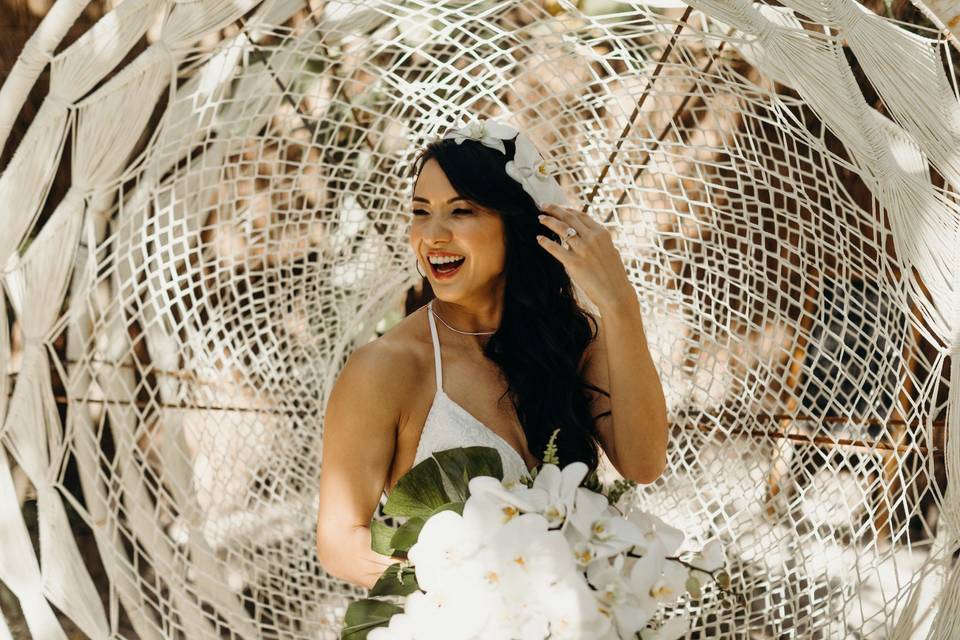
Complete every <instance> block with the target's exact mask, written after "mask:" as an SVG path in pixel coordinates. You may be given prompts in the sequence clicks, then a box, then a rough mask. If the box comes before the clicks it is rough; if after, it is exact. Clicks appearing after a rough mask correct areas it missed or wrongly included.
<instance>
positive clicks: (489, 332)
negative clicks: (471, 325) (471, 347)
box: [430, 304, 496, 336]
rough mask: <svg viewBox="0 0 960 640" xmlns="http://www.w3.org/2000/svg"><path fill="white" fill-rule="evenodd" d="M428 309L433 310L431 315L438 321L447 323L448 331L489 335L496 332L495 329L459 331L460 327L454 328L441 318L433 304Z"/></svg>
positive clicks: (470, 334)
mask: <svg viewBox="0 0 960 640" xmlns="http://www.w3.org/2000/svg"><path fill="white" fill-rule="evenodd" d="M430 311H431V312H433V315H435V316H437V319H439V320H440V322H442V323H443V324H445V325H447V329H450V331H456V332H457V333H462V334H463V335H465V336H489V335H493V334H494V333H496V331H460V329H454V328H453V327H451V326H450V325H449V324H447V321H446V320H444V319H443V318H441V317H440V314H439V313H437V311H436V309H434V308H433V304H431V305H430Z"/></svg>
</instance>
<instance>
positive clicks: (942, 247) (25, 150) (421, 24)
mask: <svg viewBox="0 0 960 640" xmlns="http://www.w3.org/2000/svg"><path fill="white" fill-rule="evenodd" d="M581 4H585V3H581ZM652 4H654V5H663V6H646V5H645V4H643V3H629V4H622V5H619V9H620V11H619V12H607V13H600V14H598V15H588V14H585V13H580V12H579V11H578V10H576V9H575V8H574V7H573V6H572V5H570V6H567V5H565V4H564V3H548V5H549V7H550V8H551V9H552V11H547V10H546V9H545V8H544V6H543V5H542V4H541V3H540V2H534V1H532V0H531V1H519V0H511V1H509V2H498V3H491V2H446V3H432V2H431V3H417V2H406V3H404V2H399V1H398V2H372V3H365V4H362V5H361V4H355V3H346V2H343V3H341V2H336V3H335V2H327V3H326V5H325V6H323V7H322V8H320V9H318V10H316V11H314V12H312V13H308V11H307V10H305V9H304V5H303V4H301V3H291V2H287V1H285V0H277V1H275V2H264V3H261V2H254V1H252V0H246V1H243V0H236V1H234V2H220V1H214V0H210V1H208V2H202V3H200V2H183V3H172V2H169V1H167V0H126V1H125V2H123V3H122V4H120V5H119V6H118V7H117V9H116V10H114V11H113V12H111V14H109V16H107V17H105V18H104V19H103V20H101V21H100V22H99V23H98V24H97V25H96V26H95V27H94V28H93V29H92V30H91V31H90V32H88V33H87V34H86V35H85V36H83V37H82V38H80V39H79V40H77V41H76V42H75V43H73V44H72V45H71V46H70V47H67V48H65V49H63V51H61V52H59V53H57V55H56V56H53V57H52V61H51V62H50V94H49V96H48V97H47V98H46V101H45V102H44V104H43V107H42V108H41V109H40V111H39V112H38V113H37V114H36V116H35V117H34V119H33V122H32V123H31V126H30V128H29V130H28V132H27V134H26V136H25V137H24V139H23V140H21V141H20V142H19V144H18V146H17V150H16V153H15V154H14V155H13V159H12V160H11V161H10V163H9V165H8V166H7V167H6V169H5V172H4V173H3V175H2V176H0V228H2V229H3V233H2V234H0V269H2V272H0V273H2V282H3V287H2V288H0V304H2V305H3V308H4V310H5V311H6V312H7V314H6V315H5V317H7V316H9V317H10V318H12V320H13V322H12V323H10V322H6V321H5V322H3V323H0V363H4V364H5V365H6V366H5V368H4V369H2V370H0V374H2V375H0V424H2V427H0V443H2V448H3V449H5V450H6V452H7V453H8V454H9V456H7V455H0V506H2V508H3V513H4V514H5V515H4V522H3V523H0V527H2V529H0V548H2V551H0V581H2V582H3V584H4V585H5V586H6V588H7V589H9V590H10V591H11V592H13V594H15V595H16V597H17V600H18V602H19V606H20V609H21V612H22V617H23V619H24V620H25V622H26V624H27V626H28V627H29V629H30V631H31V633H32V634H33V635H34V637H38V638H39V637H42V638H65V637H66V635H65V632H64V630H63V629H64V628H65V627H66V626H67V625H72V626H74V627H77V628H79V629H80V630H82V631H83V632H84V633H85V634H86V635H88V636H90V637H93V638H107V637H111V636H124V637H131V638H132V637H136V638H167V637H189V638H207V637H209V638H215V637H216V638H219V637H222V636H225V635H232V636H236V637H242V638H255V637H268V638H269V637H285V638H287V637H289V638H294V637H296V638H318V637H323V638H328V637H329V638H332V637H336V634H337V631H338V626H337V624H338V618H339V617H340V616H341V615H342V612H343V609H344V607H345V605H346V603H347V602H349V600H350V599H351V598H354V597H357V596H359V595H362V590H360V589H359V588H356V587H353V586H351V585H347V584H344V583H341V582H338V581H337V580H335V579H333V578H331V577H329V576H327V575H326V574H325V573H324V572H323V571H322V569H321V568H320V567H319V566H318V565H317V563H316V560H315V548H314V537H315V522H316V518H317V515H318V514H317V500H316V495H317V478H318V476H319V464H320V457H321V446H320V445H321V433H322V427H323V425H322V418H323V408H324V406H325V403H326V399H327V396H328V393H329V391H330V387H331V385H332V383H333V381H334V380H335V379H336V375H337V372H338V371H339V369H340V367H341V366H342V364H343V362H344V360H345V358H346V357H347V355H348V354H349V353H350V352H351V351H352V350H353V349H355V348H356V347H357V346H358V345H360V344H362V343H363V342H365V341H367V340H369V339H370V338H371V337H373V336H375V334H376V333H377V331H378V330H381V331H382V330H383V329H384V328H385V327H386V326H387V324H389V322H392V321H395V320H396V319H397V315H398V313H399V311H400V310H402V307H403V298H404V296H405V295H406V292H407V290H408V288H409V287H410V286H412V285H414V284H415V283H416V282H417V280H418V276H417V275H416V271H415V268H414V264H415V262H414V256H413V254H412V253H411V251H410V249H409V247H408V245H407V242H406V235H407V225H408V223H409V208H408V204H409V203H408V200H409V197H410V192H411V184H410V180H409V175H408V169H409V166H410V164H411V162H412V159H413V157H414V154H415V152H416V150H417V149H418V147H419V146H421V145H422V144H423V143H424V142H426V141H427V140H429V139H431V138H433V137H434V136H436V135H437V134H438V133H440V132H441V131H442V130H443V129H444V128H445V127H446V126H448V125H449V124H450V123H452V122H454V120H455V119H456V118H457V117H458V116H468V117H469V116H471V115H484V116H490V117H496V118H500V119H503V120H506V121H508V122H510V123H512V124H514V125H516V126H518V127H520V128H522V129H524V130H525V131H526V132H527V133H528V134H529V135H530V136H531V137H532V138H533V139H534V140H535V142H536V143H537V144H538V146H539V147H540V148H541V149H542V150H543V151H544V152H545V155H548V156H549V157H550V158H551V159H552V160H553V162H554V163H555V165H556V166H557V167H558V169H559V172H560V179H561V182H562V183H563V185H564V188H565V190H566V192H567V194H568V196H569V199H570V202H571V204H577V205H580V204H584V203H587V202H589V203H590V208H589V211H590V212H591V213H592V214H593V215H594V216H595V217H596V218H597V219H598V220H601V221H604V222H606V223H607V224H608V226H609V228H610V230H611V232H612V234H613V236H614V239H615V242H616V244H617V246H618V248H619V249H620V251H621V254H622V256H623V258H624V260H625V263H626V266H627V268H628V273H629V275H630V278H631V280H632V282H633V283H634V284H635V286H636V289H637V292H638V296H639V298H640V300H641V304H642V309H643V313H644V326H645V328H646V331H647V337H648V342H649V345H650V349H651V353H652V354H653V356H654V359H655V361H656V364H657V367H658V370H659V372H660V376H661V380H662V382H663V384H664V390H665V393H666V397H667V402H668V406H669V410H670V418H671V424H672V432H671V442H670V460H669V467H668V470H667V471H666V472H665V473H664V475H663V476H662V477H661V478H660V479H659V480H658V481H657V482H656V483H654V484H651V485H647V486H645V487H643V488H642V491H641V492H640V493H639V494H638V495H637V496H636V499H635V504H636V505H638V506H640V507H642V508H646V509H650V510H652V511H654V512H656V513H659V514H660V515H662V516H663V517H664V518H665V519H667V520H668V521H670V522H672V523H675V524H677V525H678V526H681V527H683V528H684V529H685V532H686V533H687V535H688V537H689V538H690V539H691V540H692V541H693V542H694V543H697V542H702V541H703V540H704V539H705V538H707V537H710V536H713V535H719V536H721V537H722V538H723V540H724V541H725V544H726V546H727V549H728V551H729V556H730V560H731V567H730V568H731V569H732V575H733V588H734V589H736V590H738V591H740V592H742V593H744V594H745V595H746V596H747V597H746V604H744V603H742V602H741V603H737V604H734V605H730V604H724V603H722V602H720V601H719V600H718V598H717V594H716V593H715V592H712V591H708V592H706V593H705V594H704V598H703V600H702V601H701V602H699V603H698V604H697V606H694V605H691V604H688V605H685V606H688V607H689V608H690V609H691V610H692V611H693V612H694V614H695V616H694V617H695V624H694V633H695V636H694V637H768V636H769V637H805V638H827V637H831V638H832V637H848V636H849V637H870V638H880V637H891V638H902V639H906V638H913V637H917V635H916V634H917V633H919V632H920V631H918V629H923V630H924V631H923V633H927V630H929V636H930V637H936V638H952V637H956V635H955V634H956V633H960V628H958V627H957V625H958V623H957V622H956V620H957V616H956V615H955V612H956V608H957V607H958V605H960V601H958V597H960V596H958V594H960V569H958V568H957V567H954V566H952V564H951V557H952V556H951V554H952V552H953V551H954V550H955V549H956V548H957V547H958V545H960V521H958V517H960V495H957V493H956V489H955V485H947V484H946V482H947V481H948V480H950V479H953V478H955V477H956V475H957V474H958V473H960V466H958V465H960V440H958V438H957V437H956V435H957V431H958V430H960V392H958V387H960V357H958V355H960V252H958V251H957V247H960V222H958V221H960V216H958V211H957V198H956V193H957V187H958V186H960V164H958V162H957V159H956V154H955V150H956V149H957V148H960V105H958V101H957V97H956V90H955V86H954V84H953V68H952V64H951V62H950V56H951V51H952V50H951V49H950V47H949V45H948V44H947V39H946V38H945V37H943V34H941V33H940V32H938V31H937V30H935V29H927V28H922V27H918V26H916V25H909V24H902V23H898V22H895V21H893V20H889V19H886V18H884V17H881V16H878V15H876V14H874V13H871V12H869V11H867V10H865V9H864V8H863V7H861V6H860V5H858V4H856V3H855V2H852V1H850V0H785V1H784V2H783V3H782V4H783V5H784V6H779V7H772V6H765V5H754V4H752V3H751V2H747V1H746V0H722V1H721V0H697V1H695V2H691V3H690V5H691V8H692V11H691V12H689V13H684V12H683V10H682V8H681V9H677V8H675V7H673V6H672V5H679V4H680V3H673V2H659V3H652ZM77 6H81V9H82V4H81V3H76V2H74V3H66V0H61V1H60V2H58V4H57V5H56V7H55V9H54V10H53V11H52V12H51V16H54V15H55V16H56V18H57V19H59V20H63V17H64V16H65V15H69V14H70V13H71V11H72V12H73V14H72V15H73V16H74V17H75V16H76V15H77V12H78V11H80V10H81V9H77ZM564 9H565V10H564ZM554 14H555V15H554ZM159 16H166V19H165V20H164V21H163V22H162V23H159V24H161V27H160V28H159V30H158V31H156V33H154V32H152V31H151V32H150V33H148V34H147V35H146V36H145V35H144V34H145V33H147V31H148V28H149V27H150V25H152V24H158V23H157V18H158V17H159ZM681 17H682V18H683V19H682V20H681ZM64 31H65V30H60V33H61V34H62V33H63V32H64ZM54 32H55V30H47V31H46V32H45V34H46V37H50V35H49V34H50V33H54ZM210 34H214V35H217V34H219V36H220V38H219V39H218V38H213V39H212V40H211V39H210V38H209V37H207V36H209V35H210ZM210 42H216V44H212V45H211V44H210ZM144 43H146V44H147V46H145V47H143V45H144ZM135 46H137V47H140V49H138V51H140V52H139V53H138V54H137V55H136V56H132V57H130V58H125V56H126V55H127V53H128V52H129V51H130V49H131V48H132V47H135ZM141 49H142V50H141ZM51 50H52V47H51ZM29 53H30V55H29V56H25V57H24V61H25V62H24V64H25V65H27V66H31V68H33V69H36V68H37V65H42V64H44V62H43V60H44V57H43V56H42V55H39V54H38V53H37V52H36V51H34V50H32V49H31V50H30V51H29ZM125 59H128V60H129V61H128V62H125V63H124V60H125ZM25 73H26V72H25ZM26 77H27V76H26V75H22V74H20V75H18V74H17V73H14V74H11V76H10V78H11V80H10V81H9V83H10V84H8V85H7V86H14V85H15V84H17V83H19V85H24V84H27V83H26V82H25V80H24V78H26ZM15 94H16V91H15V90H11V91H9V92H6V93H0V124H2V123H9V122H11V121H12V120H13V118H14V117H15V115H16V113H17V112H18V111H19V107H20V104H19V103H18V102H17V100H16V99H15V98H13V99H11V96H14V95H15ZM638 105H639V107H638ZM635 110H636V112H638V114H637V115H636V117H635V118H634V117H633V115H634V114H635ZM11 112H12V114H11ZM8 132H9V126H8V125H6V124H4V125H3V126H0V134H2V135H3V139H5V138H6V135H7V133H8ZM144 133H146V135H143V134H144ZM64 149H69V152H70V160H71V163H70V167H69V170H70V172H71V180H70V185H71V186H70V189H69V190H68V191H67V192H66V193H65V194H62V199H60V200H59V201H57V202H48V201H47V200H48V197H52V196H50V189H51V183H52V180H53V176H54V175H55V173H56V171H57V170H58V163H59V161H60V160H61V155H62V153H63V151H64ZM614 150H616V153H613V152H614ZM594 191H595V193H594ZM57 197H61V196H60V195H59V194H58V196H57ZM44 211H46V213H42V212H44ZM11 328H12V329H13V330H12V331H11ZM951 354H952V357H951ZM951 436H952V438H951ZM16 477H21V478H26V479H28V480H29V483H30V484H31V485H32V486H33V488H34V490H35V494H36V502H35V503H32V501H31V503H28V504H27V505H21V504H20V503H19V497H20V496H19V494H18V491H17V490H16V487H15V485H14V481H13V479H14V478H16ZM944 486H950V487H951V488H950V490H949V491H946V492H944V491H943V488H944ZM30 504H34V506H35V508H36V527H35V528H29V527H28V526H27V525H28V523H29V522H30V521H31V517H30V516H29V511H30V509H31V508H32V507H31V506H30ZM31 526H32V525H31ZM37 532H38V535H39V544H40V549H39V553H38V552H36V551H35V549H34V548H33V546H32V544H31V535H32V534H37ZM81 539H83V540H87V541H92V542H89V544H87V545H86V546H82V547H81V546H78V540H81ZM921 587H922V588H921ZM938 594H942V597H941V598H940V599H939V600H938V601H936V602H933V601H934V598H935V597H936V596H937V595H938ZM932 602H933V604H931V603H932ZM55 608H56V610H58V611H57V612H55ZM925 613H930V615H928V616H926V617H924V615H923V614H925ZM666 615H669V613H667V614H666ZM5 631H6V626H5V624H4V623H3V621H2V619H0V637H3V636H4V635H5V633H4V632H5Z"/></svg>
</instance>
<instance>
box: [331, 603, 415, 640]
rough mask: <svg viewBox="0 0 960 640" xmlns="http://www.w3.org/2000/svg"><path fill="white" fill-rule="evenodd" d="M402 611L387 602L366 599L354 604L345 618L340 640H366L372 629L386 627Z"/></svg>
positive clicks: (400, 608)
mask: <svg viewBox="0 0 960 640" xmlns="http://www.w3.org/2000/svg"><path fill="white" fill-rule="evenodd" d="M402 611H403V608H402V607H399V606H397V605H395V604H393V603H392V602H386V601H385V600H376V599H373V598H365V599H363V600H358V601H356V602H352V603H350V606H348V607H347V613H346V615H345V616H344V618H343V623H344V624H343V629H342V630H341V631H340V640H366V637H367V634H368V633H370V630H371V629H373V628H374V627H382V626H386V625H387V624H388V623H389V622H390V618H391V616H393V614H395V613H401V612H402Z"/></svg>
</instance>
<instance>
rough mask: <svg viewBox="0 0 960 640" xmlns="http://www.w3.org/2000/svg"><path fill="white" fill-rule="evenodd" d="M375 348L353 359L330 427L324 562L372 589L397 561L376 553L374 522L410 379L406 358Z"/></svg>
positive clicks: (331, 408) (320, 523) (321, 546)
mask: <svg viewBox="0 0 960 640" xmlns="http://www.w3.org/2000/svg"><path fill="white" fill-rule="evenodd" d="M391 351H395V349H393V348H392V347H390V346H389V345H384V344H375V343H369V344H366V345H364V346H362V347H360V348H359V349H357V350H356V351H355V352H354V353H353V354H351V356H350V357H349V358H348V359H347V363H346V364H345V365H344V368H343V370H342V371H341V373H340V376H339V377H338V378H337V381H336V382H335V383H334V387H333V390H332V391H331V394H330V399H329V400H328V402H327V407H326V413H325V416H324V423H323V454H322V459H321V463H320V468H321V471H320V507H319V514H318V518H317V557H318V559H319V561H320V564H321V565H322V566H323V568H324V569H325V570H326V571H327V572H328V573H330V574H331V575H333V576H335V577H337V578H340V579H341V580H346V581H349V582H352V583H354V584H358V585H362V586H364V587H366V588H370V587H372V586H373V585H374V583H376V581H377V577H379V575H380V574H381V573H382V572H383V570H384V569H386V568H387V567H388V566H389V565H391V564H393V562H395V561H396V560H397V559H394V558H391V557H389V556H385V555H382V554H379V553H376V552H375V551H373V550H372V549H371V548H370V518H371V517H372V516H373V514H374V512H375V511H376V508H377V505H378V504H379V502H380V495H381V492H382V491H383V488H384V485H385V484H386V480H387V474H388V473H389V470H390V464H391V462H392V461H393V455H394V450H395V448H396V440H397V424H398V422H399V420H398V417H399V415H400V411H399V408H400V403H399V402H398V399H400V398H402V397H403V395H402V394H404V393H406V392H407V389H405V388H403V387H402V385H403V384H404V382H405V381H407V380H409V378H410V376H403V375H398V370H399V371H402V370H403V367H402V364H403V363H402V354H391V353H390V352H391Z"/></svg>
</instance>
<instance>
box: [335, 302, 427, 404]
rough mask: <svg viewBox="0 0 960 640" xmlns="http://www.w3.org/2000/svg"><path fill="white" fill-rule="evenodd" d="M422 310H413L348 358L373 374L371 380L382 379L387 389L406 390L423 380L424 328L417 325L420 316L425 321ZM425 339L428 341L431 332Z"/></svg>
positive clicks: (386, 390) (366, 371) (420, 319)
mask: <svg viewBox="0 0 960 640" xmlns="http://www.w3.org/2000/svg"><path fill="white" fill-rule="evenodd" d="M421 311H422V310H417V311H415V312H413V313H411V314H410V315H409V316H407V317H406V318H404V319H403V320H401V321H400V322H398V323H397V324H395V325H394V326H393V327H391V328H390V329H389V330H388V331H387V332H386V333H384V334H383V335H382V336H379V337H378V338H376V339H374V340H371V341H370V342H368V343H366V344H364V345H363V346H361V347H359V348H358V349H356V350H355V351H354V352H353V353H352V354H351V355H350V358H349V361H354V366H357V367H358V368H360V369H362V370H363V371H364V373H365V374H366V376H367V377H372V378H373V380H371V382H380V383H382V384H383V385H384V387H383V390H384V391H385V392H390V391H403V390H405V389H406V387H408V386H411V385H415V384H417V383H418V382H419V380H420V374H421V372H422V371H423V368H424V365H425V360H424V357H425V355H426V354H425V350H424V335H423V331H422V330H421V328H420V327H419V326H417V325H418V320H419V324H423V322H424V320H423V315H422V313H421ZM418 316H419V318H418ZM426 340H427V342H429V340H430V337H429V334H428V335H427V336H426ZM349 361H348V362H349Z"/></svg>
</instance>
